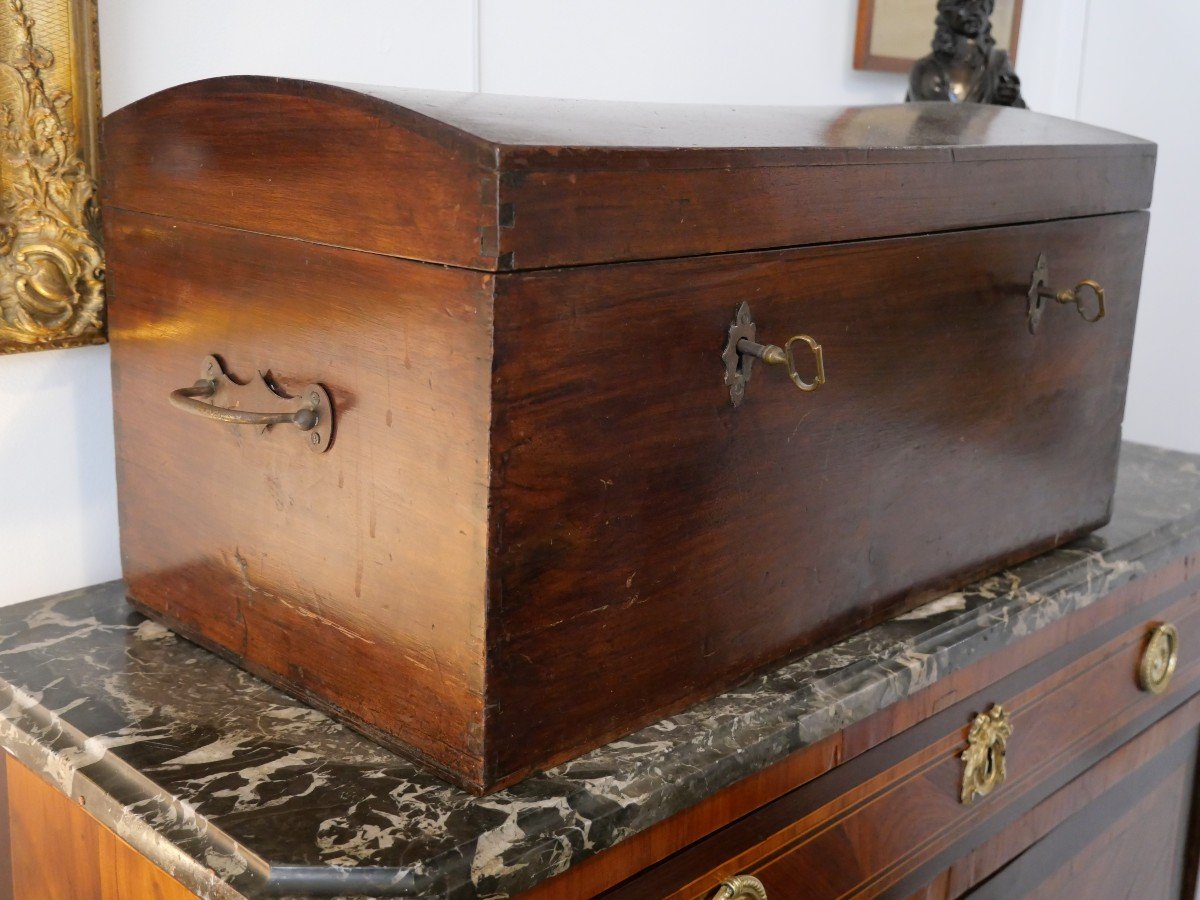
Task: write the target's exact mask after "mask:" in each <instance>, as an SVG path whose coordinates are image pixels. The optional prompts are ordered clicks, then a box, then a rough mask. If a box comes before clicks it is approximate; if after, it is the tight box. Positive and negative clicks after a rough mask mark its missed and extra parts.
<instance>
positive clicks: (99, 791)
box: [0, 512, 1200, 900]
mask: <svg viewBox="0 0 1200 900" xmlns="http://www.w3.org/2000/svg"><path fill="white" fill-rule="evenodd" d="M1088 540H1089V539H1086V538H1085V539H1084V540H1083V541H1081V542H1077V543H1076V544H1074V545H1069V546H1067V547H1065V548H1060V549H1059V550H1058V551H1054V552H1055V553H1056V554H1057V556H1058V558H1059V559H1060V560H1061V559H1062V558H1063V557H1064V555H1066V556H1070V555H1074V556H1075V557H1076V559H1075V560H1074V562H1071V563H1068V564H1066V565H1059V566H1057V567H1056V568H1053V569H1052V570H1050V571H1048V572H1046V573H1044V574H1041V575H1039V574H1038V572H1037V566H1036V562H1037V560H1034V561H1031V562H1030V563H1026V564H1022V565H1020V566H1016V567H1014V568H1013V569H1010V570H1007V571H1006V572H1004V573H1001V574H999V575H996V576H993V577H992V578H990V579H985V580H984V581H982V582H979V583H978V584H977V585H974V586H972V588H968V589H967V591H982V593H980V594H979V596H980V597H981V598H983V599H982V602H980V603H978V604H977V605H975V606H973V607H972V606H970V605H969V604H965V605H964V606H963V608H962V609H961V610H960V611H959V612H958V614H957V615H954V616H952V617H951V618H950V619H948V620H946V621H944V622H941V623H939V624H938V625H936V626H935V627H933V628H931V629H929V630H928V631H925V632H922V633H920V634H919V635H917V636H916V639H915V640H905V639H899V638H897V637H896V636H894V635H890V634H889V633H888V629H889V627H894V623H895V622H902V621H905V620H911V619H913V618H921V617H922V615H923V611H924V610H927V609H930V608H931V607H935V606H936V605H937V604H938V603H940V602H941V601H933V603H932V604H927V606H926V607H922V608H920V609H918V610H914V611H913V612H910V613H907V614H904V615H902V616H899V617H897V618H896V619H894V620H892V621H891V622H889V623H884V624H883V625H880V626H877V627H876V628H873V629H870V630H868V631H867V632H863V633H861V634H859V635H855V636H853V637H851V638H849V639H847V640H846V641H843V642H840V643H839V644H836V645H834V646H832V647H829V648H826V649H824V650H820V651H817V652H816V653H813V654H809V655H807V656H805V657H803V658H801V659H799V660H797V661H795V662H793V663H790V664H787V665H785V666H782V667H781V668H780V669H779V670H777V672H780V673H785V672H788V671H789V670H791V671H792V672H804V671H806V670H811V671H813V672H820V673H821V674H820V675H817V676H814V677H813V678H812V679H811V680H810V682H806V684H812V683H815V684H816V685H817V687H816V688H814V689H813V690H811V691H808V692H803V693H802V692H795V691H793V692H791V693H788V692H782V693H777V694H776V695H775V696H773V697H771V698H770V700H769V702H767V703H766V704H764V705H763V706H762V708H756V709H755V710H754V715H753V716H752V721H749V722H747V721H746V720H745V719H739V720H737V721H736V722H725V723H724V724H723V726H721V727H723V728H724V729H725V730H726V731H730V732H732V731H733V730H734V729H735V728H736V729H737V730H738V731H739V732H751V733H753V734H754V736H755V738H756V739H754V740H750V741H747V742H745V743H742V744H739V746H738V748H737V750H736V751H734V752H733V753H732V754H731V752H730V750H729V749H728V744H729V741H723V740H721V739H720V736H719V735H718V736H717V737H716V738H714V736H713V733H708V734H707V735H706V738H707V739H706V740H703V741H700V740H695V741H692V742H690V743H687V744H685V745H683V746H680V747H676V748H674V752H673V755H672V757H671V759H670V760H669V761H667V763H666V764H665V765H662V766H658V767H657V769H656V774H660V775H661V777H660V778H659V779H658V784H657V786H656V787H655V788H654V789H653V790H650V791H648V792H647V793H644V794H642V795H640V796H639V797H638V798H637V803H636V806H637V809H636V810H635V815H634V817H633V820H632V821H629V822H625V823H622V824H619V825H618V826H617V827H615V828H614V829H613V830H612V834H613V835H614V839H613V840H611V841H608V842H607V843H605V844H604V845H603V846H586V845H585V846H583V847H572V846H570V844H569V843H568V842H566V841H563V840H562V839H561V832H562V830H563V829H562V827H560V828H558V829H556V830H555V831H551V832H546V833H541V834H530V835H525V836H524V837H523V838H522V839H520V840H519V841H517V842H516V843H515V844H510V845H508V847H507V849H506V850H505V851H504V852H503V858H504V862H505V864H506V867H507V868H509V870H510V871H513V872H514V873H515V874H514V875H513V876H512V878H511V879H508V881H509V883H506V884H505V885H504V889H503V890H502V891H499V892H497V891H490V892H488V893H487V894H486V895H485V894H475V893H473V892H470V891H471V886H472V885H473V883H474V882H475V878H474V876H473V872H472V868H471V863H470V860H471V858H472V857H473V855H474V853H475V851H476V849H477V847H476V846H475V844H476V843H478V836H476V837H475V838H472V839H471V840H470V841H469V842H464V843H463V844H462V845H460V846H457V847H455V848H453V849H451V850H447V851H444V852H443V853H441V854H438V855H437V856H432V857H429V858H426V859H423V860H420V861H417V862H414V863H412V864H410V865H407V866H397V867H370V866H364V867H361V868H349V867H338V866H329V867H318V866H303V865H295V866H288V865H282V866H271V865H270V864H269V861H267V860H265V859H263V858H261V857H259V856H257V855H255V854H254V853H253V852H251V851H249V850H248V849H247V848H245V847H243V846H241V845H240V844H239V843H238V842H237V841H235V840H234V839H233V838H232V837H230V836H229V835H228V834H227V833H225V832H224V831H222V830H221V829H220V828H219V827H217V826H215V825H214V824H212V823H211V822H210V821H208V820H207V819H205V818H204V817H203V816H201V815H200V814H199V813H198V812H197V811H196V810H195V809H193V808H191V807H190V806H189V805H188V804H187V803H186V802H184V801H181V800H179V799H177V798H174V797H172V796H170V795H169V794H167V793H166V792H165V791H163V790H162V789H161V788H160V787H158V786H157V785H156V784H155V783H154V782H153V781H151V780H149V779H148V778H146V777H145V776H143V775H141V774H140V773H139V772H138V771H137V770H136V769H134V768H133V767H132V766H130V765H129V764H127V763H125V762H124V761H122V760H121V759H120V757H119V756H117V755H116V754H114V753H110V752H107V751H108V749H109V748H110V747H112V746H116V744H114V742H113V740H112V739H111V738H109V739H107V740H105V741H101V740H98V739H96V738H89V737H88V736H87V735H85V734H83V733H81V732H80V731H78V730H77V729H75V728H74V727H73V726H71V725H70V724H69V723H68V722H67V721H65V720H64V719H63V718H61V717H60V716H59V715H57V714H55V713H54V712H52V711H50V710H49V709H47V708H46V707H45V706H43V705H42V704H41V702H40V701H39V699H38V698H37V697H35V696H33V695H31V694H28V693H26V692H24V691H22V690H21V689H20V688H18V687H16V686H14V685H12V684H11V683H10V682H8V681H5V680H3V679H0V704H2V705H3V709H0V744H3V746H4V747H5V749H6V750H7V751H8V752H9V753H11V754H12V755H13V756H15V757H16V758H17V759H19V760H20V761H21V762H23V763H24V764H26V765H27V766H29V767H30V768H32V769H34V770H35V771H36V772H39V773H40V774H41V776H42V777H43V778H44V779H45V780H46V781H47V782H48V783H50V784H52V785H53V787H54V788H55V789H56V790H58V791H60V792H61V793H63V794H65V795H66V796H68V797H70V798H72V799H75V800H78V801H81V802H83V803H84V805H85V806H86V808H87V809H88V811H89V812H90V813H91V814H92V815H93V816H95V817H96V818H97V819H99V820H100V821H101V822H103V823H104V824H105V825H107V826H108V827H109V828H111V829H112V830H113V831H114V832H116V833H117V834H118V835H119V836H120V837H121V838H122V839H123V840H125V841H126V842H127V843H129V844H130V845H131V846H133V847H134V848H135V849H136V850H138V851H139V852H141V853H143V854H145V855H146V856H148V857H149V858H151V859H153V860H154V861H155V862H156V863H157V864H158V865H159V866H161V867H162V868H163V869H165V870H166V871H167V872H168V873H169V874H171V875H172V876H173V877H175V878H176V879H177V880H179V881H180V882H181V883H183V884H184V885H185V886H186V887H188V888H189V889H191V890H193V891H195V892H196V893H197V894H199V895H200V896H201V897H204V898H211V900H227V898H229V900H236V898H239V897H247V896H262V895H264V894H266V895H271V896H277V897H278V896H284V895H293V894H301V893H302V894H305V895H308V896H348V895H360V894H362V893H363V892H364V891H370V892H372V894H375V895H381V894H386V895H395V896H428V895H430V893H431V892H441V894H442V895H453V896H488V897H504V896H508V894H509V893H512V892H516V891H519V890H525V889H528V888H529V887H532V886H533V885H535V884H537V883H539V882H541V881H544V880H546V879H547V878H550V877H551V876H553V875H556V874H559V873H560V872H562V871H563V870H565V869H566V868H568V867H569V866H570V865H573V864H576V863H578V862H580V861H582V860H583V859H585V858H587V857H589V856H591V855H594V854H595V853H597V852H599V851H601V850H604V849H608V847H610V846H614V845H615V844H617V843H619V842H620V841H622V840H624V839H626V838H628V837H630V836H632V835H634V834H637V833H639V832H641V831H644V830H645V829H647V828H649V827H651V826H652V825H655V824H657V823H658V822H660V821H662V820H664V819H666V818H669V817H670V816H671V815H673V814H675V813H677V812H679V811H681V810H683V809H686V808H687V807H688V806H690V805H692V804H694V803H695V802H698V801H699V800H700V799H702V798H703V797H705V796H709V795H711V794H713V793H715V792H717V791H719V790H721V789H722V788H725V787H728V786H729V785H731V784H733V783H735V782H736V781H738V780H740V779H742V778H745V777H747V776H749V775H752V774H754V773H756V772H758V771H761V770H762V769H764V768H766V767H768V766H770V765H772V764H773V763H775V762H778V761H779V760H780V759H782V758H784V757H785V756H787V755H788V754H790V753H792V752H795V751H796V750H800V749H803V748H804V747H805V746H809V745H811V744H813V743H815V742H817V741H819V740H821V739H823V738H825V737H828V736H829V735H831V734H834V733H836V732H837V731H839V730H841V729H844V728H845V727H847V726H849V725H851V724H854V723H855V722H857V721H861V720H862V719H864V718H866V717H867V716H869V715H871V714H873V713H875V712H878V711H879V710H881V709H884V708H886V707H888V706H890V705H892V704H894V703H895V702H897V701H899V700H901V699H903V698H904V697H906V696H908V695H910V694H912V693H915V692H916V691H918V690H920V689H922V688H924V687H926V686H928V685H929V684H930V683H932V682H933V681H935V680H937V679H939V678H941V677H944V676H946V675H948V674H950V673H952V672H955V671H958V670H960V669H962V668H963V667H965V666H966V665H968V664H971V663H973V662H975V661H977V660H979V659H982V658H984V657H986V656H988V655H990V654H991V653H993V652H995V651H996V650H998V649H1000V648H1001V647H1003V646H1005V645H1006V644H1007V643H1008V642H1009V641H1010V640H1011V639H1014V638H1016V637H1019V636H1022V635H1025V634H1028V633H1031V632H1034V631H1037V630H1040V629H1041V628H1043V627H1045V626H1047V625H1049V624H1051V623H1052V622H1055V621H1058V620H1059V619H1061V618H1063V617H1064V616H1066V615H1068V614H1069V613H1071V612H1073V611H1075V610H1078V609H1082V608H1085V607H1087V606H1090V605H1091V604H1092V603H1094V602H1096V601H1097V600H1099V599H1101V598H1103V597H1104V596H1106V595H1108V594H1110V593H1111V592H1112V591H1114V590H1116V589H1117V588H1119V587H1121V586H1123V585H1124V584H1126V583H1128V582H1130V581H1132V580H1134V579H1135V578H1136V577H1138V575H1139V574H1141V573H1142V572H1144V571H1146V570H1147V569H1149V568H1151V567H1153V566H1155V565H1156V564H1158V563H1161V562H1165V561H1166V560H1168V559H1172V558H1175V557H1177V556H1180V555H1184V554H1187V553H1191V552H1195V551H1196V550H1197V549H1200V512H1190V513H1188V514H1185V515H1181V516H1178V517H1176V518H1173V519H1170V520H1169V521H1166V522H1162V523H1161V524H1159V525H1158V526H1157V527H1151V528H1149V529H1148V530H1147V531H1146V532H1144V533H1142V534H1140V535H1138V536H1137V537H1134V538H1133V539H1132V540H1129V541H1126V542H1125V543H1122V544H1120V545H1118V546H1116V547H1113V548H1108V549H1095V548H1093V547H1089V546H1088ZM988 585H992V588H991V589H992V590H995V591H997V593H996V595H995V596H994V597H988V596H987V591H988V590H989V588H988ZM71 593H72V594H74V593H77V592H71ZM951 596H955V595H951ZM48 599H49V598H48ZM932 614H936V613H931V614H930V615H932ZM873 636H877V637H873ZM873 640H874V641H875V644H874V645H873V644H872V641H873ZM872 646H878V647H880V648H884V649H886V652H884V653H882V654H881V655H878V656H876V655H873V654H868V655H865V656H864V655H863V654H862V652H861V651H862V649H863V648H870V647H872ZM847 647H856V650H854V651H851V652H850V654H849V655H852V656H853V655H854V654H855V653H857V656H856V657H855V658H854V660H853V661H852V662H850V663H848V664H847V663H840V664H839V659H840V658H841V659H844V658H846V657H847V655H848V651H847ZM747 690H751V691H752V690H753V684H750V685H747V686H744V687H743V689H742V690H741V691H735V692H733V693H734V694H736V693H743V694H744V693H746V692H747ZM723 696H729V695H723ZM831 698H833V699H831ZM720 701H721V698H714V700H712V701H707V703H704V704H698V706H697V707H694V708H693V710H692V711H691V712H693V714H694V712H695V710H697V709H699V710H700V711H701V713H703V708H704V707H705V706H712V705H713V704H719V703H720ZM713 708H715V707H713ZM683 715H687V713H685V714H683ZM965 724H966V723H964V726H965ZM621 743H622V741H618V742H615V744H621ZM611 746H614V745H610V747H611ZM603 749H604V748H601V751H594V753H600V752H603ZM592 755H593V754H588V755H585V756H584V757H581V758H580V759H578V760H574V761H572V762H570V763H566V764H564V765H562V766H559V767H557V768H556V769H553V770H551V771H550V772H547V773H546V774H545V775H543V776H538V777H539V778H541V779H542V780H543V781H544V783H545V784H547V785H551V784H559V785H562V786H563V787H564V791H563V794H562V795H561V796H562V797H563V799H564V800H565V801H566V802H567V805H568V806H570V808H571V809H572V810H574V809H576V808H577V807H579V806H580V805H581V804H576V803H571V800H572V798H576V799H582V798H586V796H588V795H599V794H600V793H601V791H600V789H601V788H602V787H603V785H604V784H605V783H606V782H609V781H611V780H612V777H611V776H608V775H601V776H599V777H598V778H592V779H589V778H588V776H587V775H586V774H580V773H579V771H578V770H579V769H580V768H581V767H582V768H584V769H586V766H587V761H588V758H589V757H590V756H592ZM733 757H735V759H733ZM721 763H724V764H723V765H722V764H721ZM84 768H86V769H87V772H86V773H85V772H83V771H81V770H82V769H84ZM573 770H576V771H573ZM98 782H103V784H100V783H98ZM135 806H136V807H137V808H136V809H135V808H134V807H135ZM625 812H627V810H626V809H625V808H624V807H616V808H610V809H609V810H608V811H607V812H606V813H604V814H602V815H601V816H594V815H593V816H589V817H586V818H585V817H583V816H582V815H579V817H578V821H576V822H575V823H568V824H569V825H570V827H580V826H583V825H588V824H593V825H594V824H595V823H596V822H597V821H598V820H602V819H603V818H604V817H605V816H617V815H621V814H623V813H625ZM152 820H153V821H152ZM156 822H157V823H160V824H155V823H156ZM164 822H165V823H169V824H167V825H165V826H164V825H162V824H161V823H164ZM464 889H466V891H468V892H470V893H464Z"/></svg>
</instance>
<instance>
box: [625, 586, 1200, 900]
mask: <svg viewBox="0 0 1200 900" xmlns="http://www.w3.org/2000/svg"><path fill="white" fill-rule="evenodd" d="M1196 600H1197V598H1196V596H1195V595H1194V594H1192V595H1190V596H1188V597H1187V598H1186V599H1184V600H1180V601H1177V602H1175V603H1173V604H1171V605H1170V606H1168V607H1167V608H1166V609H1165V610H1163V613H1162V617H1161V618H1160V617H1157V616H1156V617H1155V618H1154V619H1152V620H1151V621H1146V622H1143V623H1140V624H1138V625H1136V626H1134V627H1131V628H1127V629H1126V630H1124V631H1123V632H1122V633H1120V634H1119V636H1117V637H1115V638H1113V639H1112V640H1110V641H1108V642H1106V643H1103V644H1102V645H1101V646H1099V647H1098V648H1096V649H1094V650H1091V651H1090V652H1088V653H1085V654H1084V655H1082V656H1077V658H1075V659H1073V660H1071V655H1072V652H1071V651H1072V648H1070V647H1067V648H1064V649H1063V650H1062V651H1060V652H1059V653H1057V654H1054V655H1052V656H1051V657H1047V658H1046V659H1045V660H1043V661H1041V662H1039V663H1035V664H1033V665H1032V666H1030V667H1028V668H1027V669H1025V670H1021V671H1019V672H1017V673H1015V674H1014V675H1012V676H1010V677H1009V678H1007V679H1005V680H1004V681H1002V682H1000V683H998V684H997V685H995V686H994V688H993V689H989V690H987V691H984V692H982V693H981V694H979V695H976V697H975V698H972V699H971V700H970V701H967V702H965V703H962V704H959V705H957V706H956V707H954V708H953V709H951V710H948V711H946V713H944V714H939V716H937V717H935V718H934V719H933V720H930V721H929V722H927V723H925V724H924V725H922V726H917V727H916V728H914V729H912V730H911V731H910V732H905V733H902V734H901V735H899V736H897V737H896V738H893V739H892V740H891V741H888V742H886V743H884V744H882V745H880V746H879V747H877V748H876V749H874V750H872V751H869V752H868V753H866V754H864V755H863V756H861V757H859V758H857V759H855V760H853V761H851V762H849V763H846V764H844V765H843V766H842V767H840V768H839V769H836V770H834V771H833V772H832V773H830V774H829V775H826V776H824V777H823V778H821V779H818V780H817V781H815V782H812V783H811V784H809V785H806V786H804V787H802V788H800V789H798V790H796V791H794V792H792V794H789V795H787V796H785V797H783V798H781V799H780V800H778V801H775V802H774V803H772V804H769V805H768V806H766V807H764V808H763V809H761V810H760V811H758V812H756V813H754V814H752V815H750V816H748V817H746V818H745V819H742V820H740V821H739V822H737V823H735V824H733V825H730V826H729V827H727V828H726V829H724V830H723V831H721V832H718V833H716V834H714V835H713V836H711V837H710V838H706V839H705V840H702V841H700V842H698V843H697V844H695V845H693V846H692V847H691V848H689V849H688V850H685V851H683V852H682V853H680V854H678V855H677V856H676V857H674V858H672V859H671V860H668V861H667V862H665V863H663V864H661V865H660V866H659V867H658V868H657V869H654V870H650V871H648V872H647V873H645V874H644V875H642V876H640V877H638V878H635V879H633V880H632V881H631V882H627V883H626V884H625V885H623V886H621V887H619V888H616V889H614V890H613V891H612V892H611V893H610V894H606V895H605V896H606V897H609V896H611V897H613V898H625V897H630V898H632V897H639V896H663V897H672V898H707V897H712V896H714V895H716V894H715V892H716V891H717V888H718V886H719V885H720V884H721V883H722V882H723V881H724V880H725V879H728V878H732V877H735V876H738V875H741V876H751V877H754V878H757V879H758V880H759V881H761V883H762V885H763V886H764V887H765V888H766V891H767V895H768V897H771V898H774V900H778V898H791V897H797V896H804V897H811V898H814V900H816V898H826V897H829V898H832V897H844V896H879V895H886V896H908V895H909V894H911V893H912V892H913V891H914V890H915V889H917V888H920V887H922V886H923V885H925V884H927V883H928V881H929V879H930V878H931V877H933V876H934V875H936V874H937V873H938V872H940V871H943V870H945V868H946V866H947V865H949V864H950V863H951V862H953V861H954V860H956V859H958V858H959V857H961V856H964V855H965V854H967V853H968V852H969V851H970V850H971V849H972V848H974V847H976V846H978V845H979V844H980V843H982V842H983V841H984V840H985V839H986V838H987V837H989V836H990V835H993V834H996V833H999V832H1000V831H1001V830H1002V829H1003V828H1004V827H1005V826H1006V825H1010V824H1011V823H1012V822H1014V821H1016V820H1017V819H1018V818H1019V817H1020V816H1022V815H1023V814H1025V813H1026V812H1027V811H1029V810H1030V809H1033V808H1034V807H1035V806H1036V805H1037V804H1038V803H1039V802H1041V801H1043V800H1045V798H1047V797H1049V796H1050V795H1051V794H1052V793H1054V792H1055V791H1057V790H1058V789H1060V788H1062V787H1063V785H1065V784H1067V783H1068V782H1070V781H1071V780H1072V779H1074V778H1075V777H1076V776H1078V775H1080V774H1081V773H1082V772H1084V771H1085V770H1087V769H1088V768H1090V767H1091V766H1093V765H1094V764H1096V763H1097V762H1099V761H1100V760H1102V759H1105V758H1106V757H1107V756H1109V755H1110V754H1112V753H1113V752H1114V751H1115V750H1116V749H1117V748H1119V747H1120V746H1122V745H1123V744H1124V743H1126V742H1127V741H1129V740H1130V739H1131V738H1132V737H1133V736H1134V735H1135V734H1137V733H1138V732H1139V731H1141V730H1142V729H1144V728H1145V727H1146V726H1147V725H1148V724H1149V723H1150V722H1152V721H1153V720H1155V719H1156V718H1158V717H1161V716H1163V715H1166V714H1167V713H1168V712H1169V711H1170V710H1171V709H1173V708H1175V707H1177V706H1178V705H1179V704H1181V703H1183V702H1184V701H1186V700H1187V698H1189V697H1190V696H1192V695H1194V694H1195V692H1196V690H1197V688H1198V687H1200V608H1198V607H1197V603H1196ZM1164 620H1169V621H1170V622H1171V623H1172V624H1173V625H1174V626H1175V628H1176V629H1177V634H1178V646H1179V647H1180V648H1181V655H1180V657H1179V661H1178V667H1177V669H1176V671H1175V672H1174V674H1173V675H1172V677H1171V678H1170V681H1169V682H1168V685H1167V687H1166V690H1165V691H1163V692H1162V693H1154V692H1152V691H1149V690H1146V689H1144V688H1143V687H1141V686H1140V685H1139V679H1138V671H1139V665H1140V663H1141V661H1142V660H1143V658H1144V657H1145V656H1146V654H1147V652H1148V651H1147V647H1148V637H1149V635H1150V634H1151V632H1152V630H1153V628H1155V627H1156V626H1158V625H1159V624H1160V623H1161V622H1163V621H1164ZM1063 658H1066V659H1067V660H1070V661H1068V662H1066V663H1065V664H1064V663H1063V662H1062V659H1063ZM996 704H998V705H1000V707H1001V708H1002V709H1003V710H1004V711H1005V713H1006V714H1007V716H1006V721H1007V723H1008V725H1009V726H1010V728H1011V733H1010V734H1009V735H1008V737H1007V740H1006V741H1005V744H1006V748H1005V753H1004V769H1005V772H1006V777H1005V778H1004V780H1003V781H1002V782H1001V783H999V784H998V785H997V786H995V787H994V788H993V789H991V791H990V792H989V793H987V794H986V795H983V796H974V797H972V798H971V800H970V801H969V802H963V800H962V795H963V784H964V778H965V776H966V773H965V769H966V763H965V762H964V759H963V754H964V752H965V751H966V750H967V749H968V746H969V726H970V720H971V718H972V716H973V715H974V714H976V713H982V712H987V711H990V710H991V709H993V708H994V705H996ZM915 738H920V739H921V740H920V741H919V745H918V746H913V745H914V743H918V742H917V741H916V740H914V739H915ZM926 738H929V739H928V740H926ZM898 755H902V758H899V759H897V756H898ZM1069 813H1070V809H1069V808H1067V806H1066V805H1064V806H1063V807H1062V810H1061V814H1062V816H1063V817H1066V816H1067V815H1068V814H1069ZM1047 824H1048V825H1049V826H1052V825H1053V824H1054V823H1052V822H1051V823H1047ZM1035 838H1036V835H1035V834H1033V832H1032V831H1031V832H1030V834H1029V835H1028V839H1029V840H1033V839H1035ZM1010 840H1011V838H1010ZM1019 849H1020V848H1017V850H1019ZM801 887H802V888H803V891H802V892H801ZM718 896H719V895H718Z"/></svg>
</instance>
